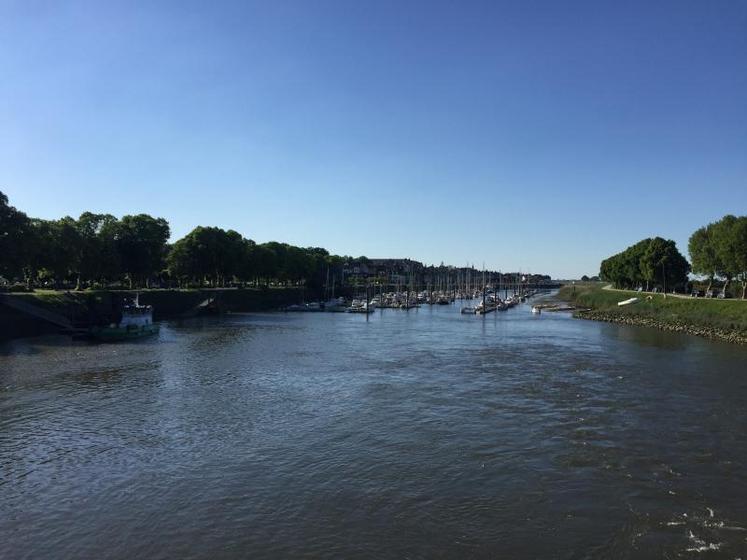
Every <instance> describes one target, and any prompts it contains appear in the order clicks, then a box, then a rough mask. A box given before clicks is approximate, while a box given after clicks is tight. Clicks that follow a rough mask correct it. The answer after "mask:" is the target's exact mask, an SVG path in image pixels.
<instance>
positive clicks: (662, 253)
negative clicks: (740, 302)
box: [600, 215, 747, 299]
mask: <svg viewBox="0 0 747 560" xmlns="http://www.w3.org/2000/svg"><path fill="white" fill-rule="evenodd" d="M688 249H689V252H690V257H691V259H692V265H691V264H690V263H688V262H687V260H686V259H685V257H683V256H682V255H681V254H680V252H679V251H678V250H677V246H676V244H675V242H674V241H672V240H671V239H662V238H661V237H654V238H649V239H643V240H641V241H639V242H638V243H636V244H635V245H631V246H630V247H628V248H627V249H625V250H624V251H622V252H620V253H617V254H616V255H612V256H611V257H609V258H607V259H605V260H603V261H602V263H601V266H600V277H601V279H602V280H605V281H607V282H611V283H612V284H613V285H614V286H615V287H616V288H619V289H642V290H645V291H649V290H650V289H652V288H656V290H657V291H664V292H666V291H677V292H689V291H691V290H692V286H693V281H692V280H691V279H690V278H689V276H688V274H689V273H690V272H693V273H695V274H696V275H700V276H703V277H706V278H707V282H708V284H707V288H706V292H710V291H711V288H712V287H713V283H714V280H719V281H721V282H722V286H723V287H722V290H721V293H722V294H723V295H724V296H727V297H728V296H729V295H730V284H731V282H732V281H734V280H737V281H739V282H740V283H741V294H740V296H741V297H742V299H744V298H745V297H747V216H741V217H736V216H731V215H728V216H724V217H723V218H722V219H721V220H719V221H718V222H715V223H712V224H708V225H707V226H704V227H702V228H700V229H698V230H697V231H695V232H694V233H693V234H692V236H691V237H690V241H689V243H688Z"/></svg>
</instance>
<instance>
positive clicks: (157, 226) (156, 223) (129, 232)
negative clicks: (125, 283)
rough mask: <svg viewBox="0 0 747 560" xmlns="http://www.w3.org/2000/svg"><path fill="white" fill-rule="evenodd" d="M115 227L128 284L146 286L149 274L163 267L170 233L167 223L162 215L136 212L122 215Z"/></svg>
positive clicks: (118, 250)
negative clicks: (134, 214)
mask: <svg viewBox="0 0 747 560" xmlns="http://www.w3.org/2000/svg"><path fill="white" fill-rule="evenodd" d="M116 229H117V232H116V247H117V252H118V253H119V256H120V259H121V264H122V268H123V271H124V273H125V274H126V275H127V277H128V279H129V282H130V287H132V285H133V281H134V282H135V283H139V282H144V283H145V285H146V286H149V280H150V277H151V276H153V275H155V274H156V273H158V272H160V271H161V270H162V269H163V263H164V260H165V257H166V242H167V241H168V239H169V235H170V233H171V232H170V229H169V223H168V222H167V221H166V220H164V219H163V218H153V217H152V216H149V215H147V214H138V215H136V216H123V217H122V219H121V220H120V222H119V224H118V226H117V228H116Z"/></svg>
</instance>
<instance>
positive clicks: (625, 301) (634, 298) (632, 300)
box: [617, 297, 638, 307]
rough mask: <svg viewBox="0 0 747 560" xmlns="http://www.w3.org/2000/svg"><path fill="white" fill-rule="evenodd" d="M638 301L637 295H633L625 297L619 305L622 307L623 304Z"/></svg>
mask: <svg viewBox="0 0 747 560" xmlns="http://www.w3.org/2000/svg"><path fill="white" fill-rule="evenodd" d="M637 301H638V298H637V297H632V298H630V299H624V300H623V301H618V302H617V305H619V306H620V307H622V306H623V305H630V304H631V303H636V302H637Z"/></svg>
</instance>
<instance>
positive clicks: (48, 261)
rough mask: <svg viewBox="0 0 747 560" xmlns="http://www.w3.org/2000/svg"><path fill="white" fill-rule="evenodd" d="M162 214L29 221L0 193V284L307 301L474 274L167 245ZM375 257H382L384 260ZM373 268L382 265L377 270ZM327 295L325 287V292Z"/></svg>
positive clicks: (225, 246)
mask: <svg viewBox="0 0 747 560" xmlns="http://www.w3.org/2000/svg"><path fill="white" fill-rule="evenodd" d="M170 234H171V231H170V228H169V224H168V222H167V221H166V220H165V219H164V218H155V217H153V216H149V215H147V214H137V215H131V216H123V217H122V218H116V217H115V216H112V215H110V214H95V213H92V212H85V213H84V214H81V216H80V217H79V218H77V219H75V218H71V217H69V216H68V217H64V218H61V219H59V220H42V219H38V218H30V217H28V216H27V215H26V214H24V213H23V212H21V211H19V210H16V209H15V208H14V207H12V206H10V205H9V204H8V199H7V197H6V196H5V195H4V194H3V193H1V192H0V288H2V286H3V285H5V286H6V289H7V286H13V285H14V284H15V287H16V288H17V289H24V287H25V289H30V288H33V287H43V288H54V289H60V288H65V289H73V288H76V289H83V288H100V289H106V288H111V289H114V288H122V289H133V288H145V287H159V288H177V287H178V288H201V287H225V286H235V287H246V286H251V287H260V286H286V287H288V286H303V287H304V288H305V289H306V291H307V293H308V294H309V296H310V297H321V296H322V295H323V294H322V293H323V292H324V291H325V288H329V287H330V286H334V287H335V289H336V290H340V289H344V288H345V287H362V286H365V285H369V284H377V285H378V284H382V285H397V284H399V285H401V286H403V287H405V286H418V287H421V288H426V287H427V286H428V285H430V286H432V287H433V288H434V289H435V288H436V287H437V286H438V287H443V288H446V287H447V286H451V287H454V286H455V285H456V283H457V282H461V283H462V284H464V283H465V280H466V279H467V278H470V279H471V280H472V281H473V284H474V285H476V284H477V283H479V282H480V280H479V277H480V273H479V272H477V271H470V272H471V274H470V273H468V272H467V270H466V269H459V268H455V267H448V266H444V265H441V266H430V267H424V266H423V265H422V264H421V263H418V262H417V261H411V260H409V259H373V260H372V259H367V258H366V257H357V258H353V257H350V256H339V255H333V254H330V253H329V252H328V251H327V250H325V249H323V248H320V247H296V246H293V245H289V244H286V243H278V242H274V241H272V242H269V243H262V244H258V243H255V242H254V241H252V240H251V239H246V238H245V237H243V236H242V235H241V234H240V233H238V232H236V231H233V230H223V229H221V228H217V227H203V226H199V227H196V228H195V229H193V230H192V231H191V232H190V233H189V234H187V235H186V236H184V237H183V238H182V239H179V240H178V241H176V242H175V243H173V244H169V242H168V240H169V237H170ZM381 261H386V263H384V264H382V263H381ZM377 263H378V264H377ZM488 274H489V276H490V278H491V279H492V280H493V281H496V282H498V283H502V285H508V284H514V283H516V282H519V281H523V282H526V283H528V284H532V285H538V284H539V283H542V282H543V283H547V282H549V281H550V277H549V276H543V275H537V274H535V275H531V276H526V275H521V274H518V273H503V274H501V273H496V272H490V271H488ZM327 291H328V290H327Z"/></svg>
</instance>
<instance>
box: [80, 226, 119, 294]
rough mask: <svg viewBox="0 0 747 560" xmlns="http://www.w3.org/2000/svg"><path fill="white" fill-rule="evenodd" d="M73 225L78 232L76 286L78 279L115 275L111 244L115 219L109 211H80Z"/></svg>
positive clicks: (115, 261)
mask: <svg viewBox="0 0 747 560" xmlns="http://www.w3.org/2000/svg"><path fill="white" fill-rule="evenodd" d="M75 227H76V229H77V230H78V235H79V236H80V246H79V249H80V250H79V261H80V262H79V269H78V279H77V288H78V289H80V286H81V281H89V282H94V281H96V280H103V279H105V278H106V277H112V276H114V275H116V274H117V272H118V268H119V267H118V264H119V259H118V258H117V257H118V255H116V245H115V244H114V239H115V237H114V234H115V232H116V228H117V219H116V218H115V217H114V216H112V215H111V214H94V213H92V212H84V213H83V214H81V215H80V217H79V218H78V220H77V222H76V223H75Z"/></svg>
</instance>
